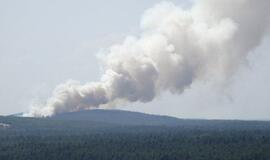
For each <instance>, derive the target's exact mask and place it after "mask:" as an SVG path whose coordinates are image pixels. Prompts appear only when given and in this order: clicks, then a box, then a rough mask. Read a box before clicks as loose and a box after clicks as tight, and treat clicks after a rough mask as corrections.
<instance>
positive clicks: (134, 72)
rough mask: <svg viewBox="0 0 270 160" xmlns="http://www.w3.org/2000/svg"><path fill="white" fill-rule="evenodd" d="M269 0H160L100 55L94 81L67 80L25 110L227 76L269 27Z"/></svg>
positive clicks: (108, 103)
mask: <svg viewBox="0 0 270 160" xmlns="http://www.w3.org/2000/svg"><path fill="white" fill-rule="evenodd" d="M269 9H270V1H269V0H260V1H255V0H218V1H217V0H201V1H196V2H194V4H193V6H192V7H191V8H188V9H184V8H181V6H177V5H175V4H173V3H171V2H162V3H159V4H157V5H155V6H154V7H153V8H150V9H148V10H147V11H146V12H145V13H144V15H143V17H142V20H141V30H142V32H141V34H140V35H139V36H127V37H126V39H125V40H124V42H123V43H122V44H118V45H113V46H111V47H110V48H109V49H108V52H109V53H108V54H106V56H105V58H103V59H102V62H103V63H102V64H103V66H102V67H103V69H104V74H103V76H102V77H101V79H100V81H98V82H89V83H86V84H80V83H79V82H76V81H68V82H66V83H64V84H60V85H59V86H58V87H56V89H55V90H54V91H53V94H52V97H51V98H49V99H48V100H47V102H46V104H44V105H41V106H33V107H32V109H31V111H30V113H29V114H30V115H32V116H39V117H40V116H41V117H42V116H51V115H54V114H58V113H62V112H72V111H78V110H85V109H92V108H99V107H114V106H116V105H117V104H119V103H129V102H136V101H139V102H149V101H152V100H153V99H154V98H155V97H156V96H157V95H158V94H159V93H161V92H163V91H170V92H172V93H178V94H181V93H182V92H184V91H185V89H186V88H188V87H190V85H191V84H192V83H193V82H194V81H201V80H206V81H207V80H211V79H213V78H215V79H218V80H221V81H226V80H228V78H230V76H231V75H232V74H233V73H234V72H235V71H236V69H237V68H238V66H239V65H241V64H242V63H243V62H244V61H245V60H246V59H245V58H246V56H247V55H248V53H250V52H251V51H252V50H254V49H255V48H256V46H258V45H259V44H260V42H261V41H262V39H263V37H264V36H265V35H266V34H267V31H269V28H268V27H269V22H270V21H269V15H270V10H269Z"/></svg>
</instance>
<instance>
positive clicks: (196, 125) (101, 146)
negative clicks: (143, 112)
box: [0, 117, 270, 160]
mask: <svg viewBox="0 0 270 160" xmlns="http://www.w3.org/2000/svg"><path fill="white" fill-rule="evenodd" d="M0 123H1V124H2V127H1V126H0V160H43V159H44V160H47V159H49V160H269V159H270V122H260V121H218V120H212V121H206V120H182V121H181V123H179V125H174V126H165V125H160V126H158V125H155V126H153V125H152V126H151V125H140V126H139V125H137V126H135V125H122V124H120V125H119V124H110V123H104V122H93V121H79V120H76V121H71V120H59V119H34V118H18V117H0ZM3 124H6V125H5V126H4V125H3Z"/></svg>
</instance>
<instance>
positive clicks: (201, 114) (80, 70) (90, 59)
mask: <svg viewBox="0 0 270 160" xmlns="http://www.w3.org/2000/svg"><path fill="white" fill-rule="evenodd" d="M158 2H159V1H158V0H147V1H145V0H137V1H127V0H115V1H105V0H91V1H89V0H79V1H66V0H61V1H60V0H59V1H37V0H25V1H20V0H10V1H0V76H1V77H0V78H1V79H0V102H1V105H0V114H4V115H6V114H12V113H16V112H25V111H27V110H28V107H29V105H30V104H31V103H32V102H33V101H37V100H46V98H47V97H49V96H50V94H51V92H52V90H53V89H54V87H55V86H56V85H58V84H59V83H62V82H65V81H66V80H68V79H74V80H79V81H81V82H87V81H95V80H98V79H99V78H100V75H101V72H100V65H99V63H98V61H97V57H96V55H97V53H98V52H99V51H100V50H102V48H106V47H108V46H110V45H111V44H114V43H117V42H120V41H121V40H123V38H124V36H125V35H127V34H135V35H136V34H137V33H138V32H139V30H140V28H139V24H140V18H141V15H142V14H143V12H144V10H145V9H147V8H149V7H152V6H153V5H154V4H156V3H158ZM175 2H176V1H175ZM177 4H180V5H183V6H186V7H188V6H189V5H190V4H189V3H188V2H187V1H183V2H181V1H177ZM269 44H270V38H269V36H268V37H267V38H266V39H265V40H264V41H263V43H262V45H261V46H259V47H258V48H257V49H256V50H255V51H253V52H252V53H251V54H250V55H249V57H248V60H249V61H248V63H247V64H246V65H243V67H242V68H241V69H240V70H239V71H238V72H237V74H236V75H235V76H234V77H233V79H232V80H231V83H230V84H229V85H228V86H226V89H224V88H222V89H213V87H212V86H211V85H210V84H207V83H205V82H200V83H195V84H193V85H192V86H191V88H190V89H187V90H186V91H185V93H184V94H182V95H171V94H169V93H164V94H162V95H161V96H159V97H158V98H157V99H156V100H154V101H153V102H151V103H147V104H142V103H135V104H129V105H126V106H119V109H126V110H134V111H140V112H147V113H155V114H166V115H172V116H177V117H183V118H230V119H231V118H232V119H270V83H269V82H270V55H269V50H270V45H269ZM85 73H88V74H85Z"/></svg>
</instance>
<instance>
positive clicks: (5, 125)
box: [0, 123, 10, 128]
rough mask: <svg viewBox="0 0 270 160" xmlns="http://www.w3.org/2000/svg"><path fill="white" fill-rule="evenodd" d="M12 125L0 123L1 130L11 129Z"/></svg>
mask: <svg viewBox="0 0 270 160" xmlns="http://www.w3.org/2000/svg"><path fill="white" fill-rule="evenodd" d="M9 127H10V124H6V123H0V128H9Z"/></svg>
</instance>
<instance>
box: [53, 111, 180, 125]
mask: <svg viewBox="0 0 270 160" xmlns="http://www.w3.org/2000/svg"><path fill="white" fill-rule="evenodd" d="M50 119H56V120H72V121H94V122H105V123H112V124H120V125H159V126H160V125H166V126H168V125H169V126H174V125H178V124H179V123H180V122H181V121H183V120H181V119H178V118H175V117H169V116H161V115H151V114H145V113H140V112H131V111H123V110H103V109H96V110H84V111H78V112H69V113H61V114H58V115H54V116H52V117H50Z"/></svg>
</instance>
